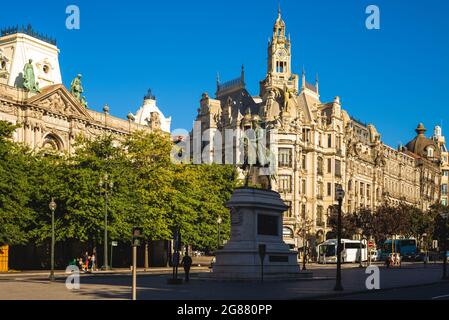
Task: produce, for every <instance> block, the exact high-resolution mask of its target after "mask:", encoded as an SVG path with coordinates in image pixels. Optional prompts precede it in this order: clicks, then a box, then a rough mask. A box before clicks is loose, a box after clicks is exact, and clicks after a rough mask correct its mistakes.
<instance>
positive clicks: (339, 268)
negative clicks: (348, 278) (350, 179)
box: [334, 185, 345, 291]
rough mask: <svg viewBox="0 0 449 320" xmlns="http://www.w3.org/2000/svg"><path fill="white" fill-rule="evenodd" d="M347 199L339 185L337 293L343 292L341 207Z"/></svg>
mask: <svg viewBox="0 0 449 320" xmlns="http://www.w3.org/2000/svg"><path fill="white" fill-rule="evenodd" d="M344 197H345V191H344V190H343V188H342V187H341V185H338V187H337V201H338V218H337V219H338V222H337V278H336V283H335V288H334V290H335V291H343V286H342V285H341V251H342V250H341V249H342V248H341V229H342V226H341V206H342V204H343V198H344Z"/></svg>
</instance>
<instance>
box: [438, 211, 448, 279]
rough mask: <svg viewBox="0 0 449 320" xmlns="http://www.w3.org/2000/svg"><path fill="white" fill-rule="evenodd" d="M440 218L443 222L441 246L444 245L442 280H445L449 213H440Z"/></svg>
mask: <svg viewBox="0 0 449 320" xmlns="http://www.w3.org/2000/svg"><path fill="white" fill-rule="evenodd" d="M440 215H441V217H442V218H443V220H444V229H443V236H444V239H443V245H444V256H443V280H447V275H446V272H447V271H446V265H447V218H448V216H449V213H447V212H444V213H440Z"/></svg>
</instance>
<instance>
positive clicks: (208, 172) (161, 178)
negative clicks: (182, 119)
mask: <svg viewBox="0 0 449 320" xmlns="http://www.w3.org/2000/svg"><path fill="white" fill-rule="evenodd" d="M15 129H16V127H14V126H12V125H10V124H8V123H7V122H3V121H0V243H5V244H11V245H14V244H26V243H28V242H35V243H42V242H45V241H48V239H49V238H50V232H51V225H50V222H51V212H50V210H49V208H48V203H49V202H50V199H51V198H52V197H54V198H55V201H56V203H57V209H56V211H55V216H56V239H57V241H61V240H75V241H80V242H91V243H97V244H99V243H102V241H103V232H104V215H105V209H106V203H105V201H107V208H108V232H109V235H110V238H111V239H114V240H119V241H130V237H131V230H132V227H133V226H141V227H143V229H144V235H145V236H146V238H147V239H149V240H169V239H171V237H172V232H173V230H174V228H180V230H181V232H182V239H183V242H184V243H185V244H190V245H192V246H193V247H195V248H198V249H215V247H216V245H217V222H216V221H217V218H218V216H221V218H222V220H223V228H222V237H223V239H226V238H227V237H229V220H230V219H229V211H228V210H227V209H226V208H225V206H224V204H225V202H226V201H227V200H228V199H229V198H230V196H231V193H232V191H233V189H234V187H235V184H236V171H235V169H234V167H232V166H224V165H192V164H176V163H173V162H172V161H171V158H170V153H171V150H172V147H173V145H172V142H171V141H170V137H169V136H167V135H165V134H162V133H157V132H155V133H146V132H136V133H134V134H131V135H129V136H128V137H126V138H125V139H124V140H123V141H121V142H120V143H118V142H117V141H116V140H115V139H114V138H113V137H112V136H108V135H105V136H101V137H98V138H96V139H93V140H89V139H86V138H83V137H78V139H77V143H76V146H75V150H76V151H75V153H74V154H73V155H70V156H69V155H56V154H52V153H50V152H48V151H45V152H43V153H36V152H31V150H28V149H27V148H26V147H24V146H21V145H18V144H15V143H13V142H12V141H11V139H10V138H11V136H12V134H13V132H14V130H15ZM105 175H107V179H108V181H109V182H112V183H113V184H111V185H109V186H108V190H107V200H106V197H105V192H106V190H105V189H104V187H102V186H100V184H99V182H100V180H102V179H103V180H104V177H105Z"/></svg>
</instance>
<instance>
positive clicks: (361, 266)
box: [357, 228, 363, 268]
mask: <svg viewBox="0 0 449 320" xmlns="http://www.w3.org/2000/svg"><path fill="white" fill-rule="evenodd" d="M357 233H358V235H359V238H360V239H359V240H360V264H359V268H363V262H362V261H363V253H362V249H363V229H362V228H357Z"/></svg>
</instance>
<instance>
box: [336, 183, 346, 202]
mask: <svg viewBox="0 0 449 320" xmlns="http://www.w3.org/2000/svg"><path fill="white" fill-rule="evenodd" d="M335 196H336V198H337V200H343V198H344V197H345V192H344V190H343V188H342V186H341V185H338V186H337V190H336V195H335Z"/></svg>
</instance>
